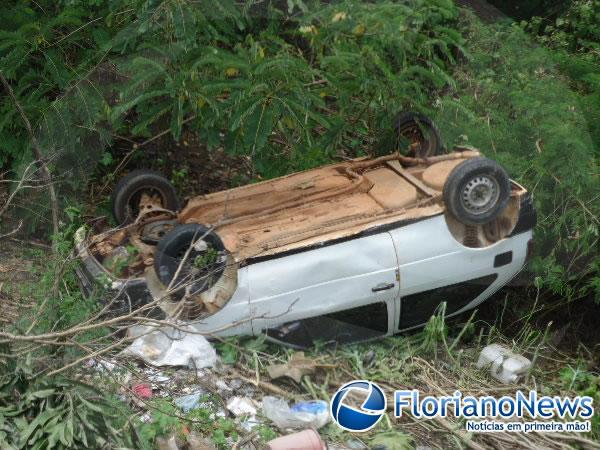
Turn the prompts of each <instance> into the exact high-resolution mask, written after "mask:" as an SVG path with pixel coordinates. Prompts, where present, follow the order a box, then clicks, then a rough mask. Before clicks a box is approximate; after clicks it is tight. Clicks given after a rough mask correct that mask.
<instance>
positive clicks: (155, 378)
mask: <svg viewBox="0 0 600 450" xmlns="http://www.w3.org/2000/svg"><path fill="white" fill-rule="evenodd" d="M170 379H171V378H170V377H167V376H165V375H163V374H162V373H161V372H158V373H156V374H152V375H149V376H148V380H149V381H152V382H153V383H166V382H168V381H169V380H170Z"/></svg>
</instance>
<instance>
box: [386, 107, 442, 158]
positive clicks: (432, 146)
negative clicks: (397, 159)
mask: <svg viewBox="0 0 600 450" xmlns="http://www.w3.org/2000/svg"><path fill="white" fill-rule="evenodd" d="M394 129H395V130H396V140H397V147H396V148H399V149H404V148H408V154H409V156H414V157H417V158H426V157H428V156H434V155H439V154H440V153H442V150H443V144H442V137H441V136H440V132H439V130H438V129H437V127H436V125H435V124H434V123H433V120H431V119H430V118H429V117H427V116H426V115H424V114H421V113H417V112H404V113H401V114H400V115H399V116H398V117H397V118H396V120H395V121H394Z"/></svg>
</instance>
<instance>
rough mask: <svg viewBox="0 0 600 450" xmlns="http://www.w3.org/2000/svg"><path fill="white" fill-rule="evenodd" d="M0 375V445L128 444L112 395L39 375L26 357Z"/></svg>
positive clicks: (121, 410) (123, 411)
mask: <svg viewBox="0 0 600 450" xmlns="http://www.w3.org/2000/svg"><path fill="white" fill-rule="evenodd" d="M10 369H11V370H9V371H3V372H2V375H1V376H0V447H2V448H3V449H7V450H8V449H10V450H12V449H25V448H26V449H66V448H108V446H111V447H112V448H114V447H131V446H132V442H133V440H132V439H133V434H132V429H131V428H130V424H129V423H128V422H127V408H126V406H125V405H124V404H123V403H121V402H119V401H117V399H116V398H114V399H113V398H110V397H107V396H106V394H105V393H102V392H101V391H100V390H98V389H96V388H94V387H92V386H90V385H88V384H84V383H80V382H77V381H73V380H72V379H69V378H64V377H39V376H36V374H35V373H34V369H33V367H32V365H31V362H30V361H28V362H26V363H21V364H19V365H18V366H13V367H11V368H10Z"/></svg>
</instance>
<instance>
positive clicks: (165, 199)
mask: <svg viewBox="0 0 600 450" xmlns="http://www.w3.org/2000/svg"><path fill="white" fill-rule="evenodd" d="M144 195H146V196H147V197H146V198H148V199H152V201H154V202H155V203H156V204H158V205H159V206H160V207H161V208H164V209H168V210H171V211H176V210H177V209H178V208H179V201H178V200H177V193H176V192H175V188H174V187H173V185H172V184H171V183H170V182H169V180H167V179H166V178H165V177H163V176H162V175H161V174H159V173H157V172H153V171H151V170H145V169H141V170H134V171H133V172H131V173H129V174H127V175H126V176H124V177H123V178H121V179H120V180H119V182H118V183H117V185H116V186H115V188H114V190H113V195H112V210H113V216H114V218H115V220H116V221H117V223H118V224H120V225H123V224H127V223H131V222H133V221H134V220H135V219H136V218H137V217H138V214H139V213H140V201H141V200H142V198H143V196H144Z"/></svg>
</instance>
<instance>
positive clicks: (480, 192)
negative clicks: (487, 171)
mask: <svg viewBox="0 0 600 450" xmlns="http://www.w3.org/2000/svg"><path fill="white" fill-rule="evenodd" d="M499 194H500V190H499V188H498V182H497V181H496V180H495V179H494V178H492V177H489V176H486V175H480V176H477V177H475V178H472V179H471V180H469V181H468V182H467V184H466V185H465V187H464V189H463V192H462V196H461V201H462V204H463V206H464V208H465V209H466V210H467V211H468V212H470V213H472V214H484V213H486V212H488V211H489V210H490V209H492V208H493V207H494V205H495V204H496V202H497V201H498V196H499Z"/></svg>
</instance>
